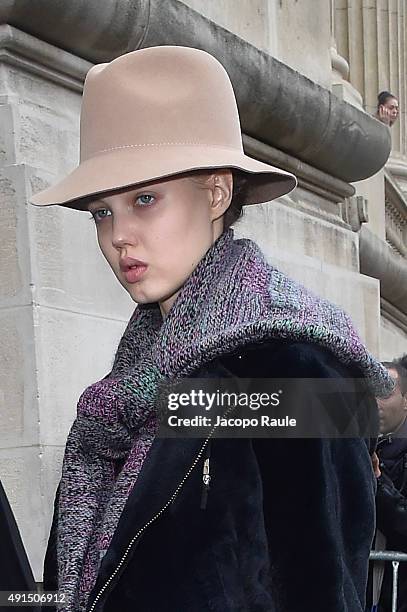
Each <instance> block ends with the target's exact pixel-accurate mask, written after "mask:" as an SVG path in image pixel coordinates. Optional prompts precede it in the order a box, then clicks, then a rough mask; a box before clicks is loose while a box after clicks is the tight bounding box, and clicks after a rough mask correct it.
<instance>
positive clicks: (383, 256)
mask: <svg viewBox="0 0 407 612" xmlns="http://www.w3.org/2000/svg"><path fill="white" fill-rule="evenodd" d="M359 237H360V242H359V258H360V271H361V273H362V274H366V275H367V276H372V277H373V278H378V279H379V280H380V295H381V297H382V298H384V299H385V300H386V301H387V302H389V303H390V304H392V305H393V306H395V307H396V308H397V309H398V310H400V311H401V313H403V314H404V315H407V264H406V260H405V259H404V258H403V257H400V256H399V255H396V254H395V253H394V251H393V249H392V248H391V247H390V246H389V245H388V244H387V243H386V242H384V241H383V240H381V239H380V238H378V237H377V236H375V234H373V233H372V232H371V231H370V230H369V229H368V228H367V227H365V226H362V228H361V230H360V234H359Z"/></svg>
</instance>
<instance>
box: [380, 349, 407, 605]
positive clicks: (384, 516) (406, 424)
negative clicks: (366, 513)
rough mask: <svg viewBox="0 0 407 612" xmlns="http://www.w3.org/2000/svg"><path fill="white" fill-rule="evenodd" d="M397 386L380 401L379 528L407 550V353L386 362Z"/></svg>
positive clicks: (406, 601) (388, 570) (385, 591)
mask: <svg viewBox="0 0 407 612" xmlns="http://www.w3.org/2000/svg"><path fill="white" fill-rule="evenodd" d="M383 365H385V366H386V368H387V369H388V371H389V373H390V375H391V376H392V377H393V378H394V380H395V381H396V387H395V389H394V391H393V393H392V395H391V396H390V397H388V398H387V399H380V400H378V401H377V403H378V407H379V418H380V432H381V435H380V437H379V442H378V445H377V455H378V457H379V462H380V463H379V467H380V472H381V475H380V476H379V478H378V481H377V497H376V506H377V527H378V529H379V530H380V531H381V532H382V533H383V534H384V535H385V537H386V541H387V542H386V549H387V550H395V551H400V552H407V369H406V367H405V366H407V355H405V356H404V357H403V358H401V359H399V360H397V361H393V362H385V363H384V364H383ZM391 591H392V566H391V564H390V563H388V562H387V563H386V566H385V573H384V580H383V585H382V590H381V596H380V605H379V611H380V612H390V610H391ZM397 611H398V612H407V564H405V563H400V566H399V587H398V607H397Z"/></svg>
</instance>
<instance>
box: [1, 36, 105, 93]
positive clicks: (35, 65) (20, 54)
mask: <svg viewBox="0 0 407 612" xmlns="http://www.w3.org/2000/svg"><path fill="white" fill-rule="evenodd" d="M0 62H2V63H6V64H10V65H12V66H16V67H18V68H19V69H22V70H26V71H27V72H31V73H33V74H38V75H40V76H43V77H44V78H46V79H47V80H49V81H54V82H56V83H60V84H61V85H63V86H64V87H67V88H69V89H73V90H75V91H82V88H83V81H84V79H85V76H86V73H87V72H88V70H89V69H90V68H91V66H92V65H93V64H91V63H90V62H88V61H86V60H84V59H81V58H80V57H76V56H75V55H72V54H71V53H68V52H67V51H63V50H62V49H58V48H57V47H54V46H53V45H50V44H49V43H46V42H44V41H42V40H38V38H35V37H34V36H31V35H30V34H26V33H25V32H21V31H20V30H17V29H16V28H13V27H11V26H9V25H7V24H3V25H0Z"/></svg>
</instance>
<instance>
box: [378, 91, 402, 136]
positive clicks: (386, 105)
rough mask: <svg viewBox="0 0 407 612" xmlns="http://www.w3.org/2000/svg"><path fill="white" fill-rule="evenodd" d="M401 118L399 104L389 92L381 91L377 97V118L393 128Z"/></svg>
mask: <svg viewBox="0 0 407 612" xmlns="http://www.w3.org/2000/svg"><path fill="white" fill-rule="evenodd" d="M398 116H399V102H398V100H397V98H396V96H394V95H393V94H392V93H390V92H389V91H381V92H380V93H379V95H378V96H377V111H376V118H377V119H378V120H379V121H381V122H382V123H385V124H386V125H388V126H389V127H391V126H392V125H393V124H394V123H395V122H396V121H397V118H398Z"/></svg>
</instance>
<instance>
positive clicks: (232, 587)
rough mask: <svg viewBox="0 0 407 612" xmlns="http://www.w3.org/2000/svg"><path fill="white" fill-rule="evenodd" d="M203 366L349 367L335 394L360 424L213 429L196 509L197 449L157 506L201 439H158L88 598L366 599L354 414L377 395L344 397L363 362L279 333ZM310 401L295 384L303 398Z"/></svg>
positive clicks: (187, 602)
mask: <svg viewBox="0 0 407 612" xmlns="http://www.w3.org/2000/svg"><path fill="white" fill-rule="evenodd" d="M208 368H209V370H210V371H211V373H212V374H213V375H214V376H216V373H217V372H218V376H219V375H220V376H224V375H225V374H224V373H225V369H226V370H227V371H228V372H229V374H230V375H232V376H236V377H245V378H249V377H262V378H266V377H287V378H288V377H290V378H293V377H299V378H332V379H349V382H347V381H346V383H345V384H348V385H349V390H350V391H351V393H350V394H349V393H345V394H336V395H335V399H334V400H333V401H334V402H335V403H336V408H338V412H339V413H340V414H341V415H342V416H344V415H346V417H347V418H349V419H351V420H352V419H353V421H354V422H355V423H356V427H360V431H361V432H362V433H361V437H358V438H356V437H355V438H348V439H340V438H336V439H334V438H332V439H316V438H315V439H305V438H304V439H273V440H270V439H254V438H253V439H214V440H213V441H212V442H211V458H210V465H211V474H212V480H211V483H210V490H209V493H208V497H207V500H206V504H205V509H202V508H201V505H202V473H203V462H204V457H202V459H200V461H199V462H198V465H197V467H196V469H194V470H193V471H192V473H191V475H190V476H189V478H188V479H187V480H186V482H185V484H184V486H183V487H182V489H181V490H180V492H179V494H178V496H177V497H176V499H175V500H174V501H173V503H172V504H171V505H170V506H169V507H168V508H167V509H166V510H165V511H164V512H161V513H160V510H161V509H162V507H163V506H164V505H165V503H166V501H167V499H168V498H169V497H170V495H171V494H172V492H173V490H174V488H175V486H176V484H177V483H178V482H179V481H180V480H182V478H183V476H184V475H185V473H186V472H187V470H188V469H189V468H190V466H191V464H192V463H193V461H194V459H195V457H196V455H197V453H198V451H199V448H200V446H201V444H202V440H198V439H185V440H179V439H178V440H171V439H156V440H155V442H154V444H153V446H152V448H151V450H150V453H149V455H148V456H147V458H146V460H145V462H144V465H143V468H142V471H141V474H140V476H139V479H138V481H137V486H135V487H134V490H133V492H132V493H131V495H130V497H129V499H128V502H127V505H126V507H125V509H124V512H123V514H122V516H121V518H120V521H119V524H118V527H117V530H116V532H115V535H114V537H113V540H112V542H111V545H110V548H109V549H108V551H107V553H106V554H105V556H104V558H103V561H102V563H101V567H100V571H99V576H98V580H97V584H96V586H95V588H94V590H93V592H92V593H91V596H90V599H89V606H88V610H89V611H90V610H92V611H93V610H95V611H98V612H102V611H103V612H133V611H137V612H362V611H363V610H364V603H365V589H366V579H367V571H368V556H369V551H370V547H371V542H372V537H373V533H374V512H375V510H374V506H375V502H374V495H375V478H374V476H373V472H372V467H371V460H370V450H371V448H370V440H369V439H367V438H364V437H363V427H364V424H365V423H366V420H371V418H372V415H373V418H374V419H376V404H375V402H374V400H373V398H372V397H370V396H369V395H366V398H365V401H363V402H360V401H359V402H356V400H354V399H353V398H354V394H353V388H352V386H353V385H354V384H355V383H354V380H353V378H354V377H356V376H358V375H359V372H357V371H355V370H353V369H351V368H349V367H345V366H344V365H342V364H340V363H339V362H338V360H337V359H336V358H335V357H334V356H333V355H332V354H331V353H330V352H329V351H327V350H324V349H322V348H320V347H317V346H314V345H310V344H304V343H300V342H293V341H288V340H284V341H282V340H273V341H269V342H267V343H264V344H259V345H255V346H251V347H247V348H245V349H244V350H240V352H239V353H238V354H233V355H229V356H225V357H223V358H222V359H220V360H217V361H215V362H213V363H212V364H208ZM200 375H202V372H200V373H197V377H199V376H200ZM308 402H309V397H308V398H307V397H306V396H304V394H302V393H301V392H299V393H298V403H299V405H300V407H301V410H304V411H306V410H307V405H308ZM375 422H376V421H375ZM156 514H158V518H156V520H154V521H152V522H151V523H150V521H151V519H152V518H153V517H154V516H155V515H156ZM146 525H147V526H146ZM144 526H146V527H145V529H143V527H144ZM140 529H143V530H142V534H141V535H140V537H138V538H137V540H136V542H135V543H134V545H133V546H132V548H131V551H130V553H129V554H128V555H127V557H126V559H125V561H124V562H121V559H122V556H123V554H124V552H125V550H126V548H127V547H128V544H129V542H130V540H131V539H132V538H133V536H134V535H135V534H136V533H137V532H138V531H139V530H140ZM56 530H57V524H56V520H54V523H53V527H52V530H51V536H50V540H49V545H48V551H47V556H46V562H45V588H46V589H54V588H56V560H55V541H56ZM47 610H49V608H47Z"/></svg>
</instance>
